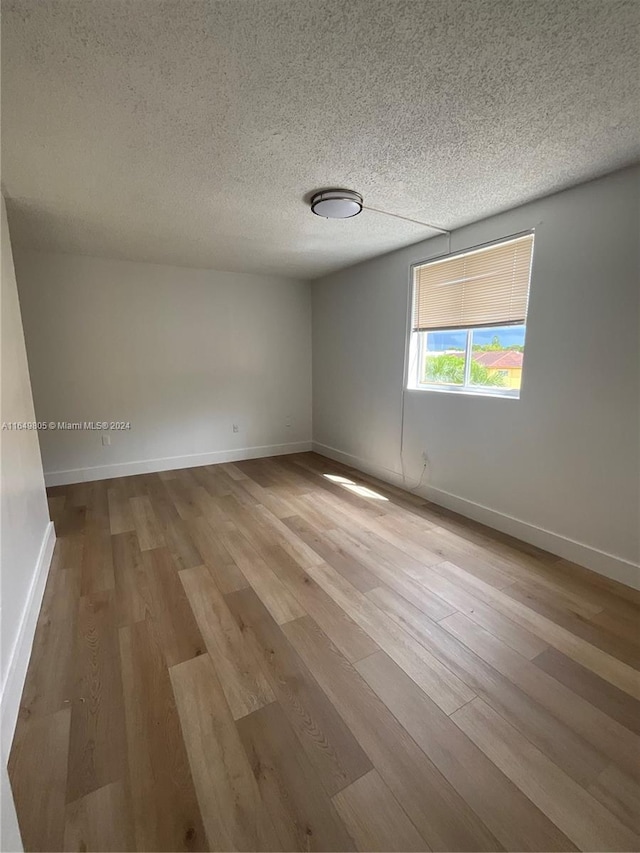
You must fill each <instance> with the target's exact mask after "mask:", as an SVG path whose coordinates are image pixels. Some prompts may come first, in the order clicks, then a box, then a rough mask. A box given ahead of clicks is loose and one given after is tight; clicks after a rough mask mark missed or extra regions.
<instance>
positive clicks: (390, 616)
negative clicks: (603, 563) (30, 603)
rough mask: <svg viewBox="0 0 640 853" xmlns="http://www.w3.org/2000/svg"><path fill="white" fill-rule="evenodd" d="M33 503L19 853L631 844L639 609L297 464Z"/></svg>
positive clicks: (437, 515) (157, 478) (217, 471)
mask: <svg viewBox="0 0 640 853" xmlns="http://www.w3.org/2000/svg"><path fill="white" fill-rule="evenodd" d="M49 498H50V509H51V513H52V518H53V520H54V522H55V526H56V531H57V535H58V540H57V543H56V549H55V553H54V558H53V564H52V568H51V572H50V576H49V579H48V583H47V588H46V592H45V598H44V602H43V606H42V610H41V613H40V618H39V622H38V629H37V634H36V639H35V643H34V648H33V653H32V656H31V662H30V665H29V671H28V674H27V681H26V684H25V688H24V693H23V697H22V705H21V711H20V716H19V721H18V726H17V730H16V736H15V739H14V744H13V749H12V752H11V756H10V761H9V772H10V778H11V782H12V786H13V791H14V795H15V801H16V808H17V812H18V819H19V823H20V828H21V831H22V837H23V840H24V845H25V849H26V850H42V851H55V850H78V851H92V850H96V851H118V850H119V851H123V850H158V851H159V850H166V851H181V850H246V851H251V850H253V851H259V850H301V851H311V850H327V851H328V850H336V851H337V850H340V851H346V850H360V851H367V850H370V851H385V850H386V851H391V850H397V851H402V850H404V851H408V850H412V851H416V850H425V851H426V850H469V851H471V850H547V851H550V850H576V849H578V850H638V849H640V838H639V836H638V833H639V832H640V676H639V674H638V671H637V664H638V661H639V660H640V630H639V626H640V621H639V616H640V594H638V593H636V592H634V591H632V590H630V589H627V588H625V587H623V586H621V585H619V584H616V583H615V582H613V581H610V580H607V579H605V578H603V577H601V576H599V575H595V574H593V573H591V572H588V571H587V570H585V569H582V568H580V567H579V566H575V565H572V564H569V563H567V562H566V561H563V560H560V559H558V558H557V557H554V556H552V555H550V554H547V553H545V552H542V551H540V550H538V549H536V548H534V547H532V546H530V545H525V544H524V543H520V542H517V541H516V540H513V539H510V538H509V537H507V536H504V535H502V534H498V533H496V532H494V531H491V530H489V529H488V528H484V527H482V526H480V525H478V524H475V523H473V522H471V521H468V520H465V519H463V518H461V517H459V516H456V515H454V514H452V513H449V512H447V511H445V510H443V509H441V508H439V507H436V506H434V505H432V504H429V503H427V502H426V501H424V500H422V499H420V498H417V497H416V496H414V495H412V494H410V493H407V492H403V491H401V490H399V489H396V488H393V487H391V486H388V485H385V484H383V483H380V482H378V481H376V480H375V479H374V478H372V477H369V476H367V475H364V474H361V473H359V472H356V471H354V470H352V469H349V468H347V467H345V466H343V465H340V464H337V463H335V462H333V461H331V460H328V459H325V458H323V457H321V456H318V455H315V454H311V453H309V454H296V455H293V456H286V457H276V458H272V459H260V460H251V461H247V462H239V463H235V464H225V465H210V466H204V467H201V468H192V469H186V470H179V471H167V472H163V473H160V474H145V475H139V476H135V477H123V478H119V479H115V480H106V481H101V482H96V483H82V484H77V485H71V486H59V487H55V488H51V489H49Z"/></svg>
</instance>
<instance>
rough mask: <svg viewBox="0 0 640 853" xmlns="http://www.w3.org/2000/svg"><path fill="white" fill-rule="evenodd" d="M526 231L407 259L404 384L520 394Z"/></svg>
mask: <svg viewBox="0 0 640 853" xmlns="http://www.w3.org/2000/svg"><path fill="white" fill-rule="evenodd" d="M532 255H533V234H527V235H525V236H522V237H516V238H513V239H510V240H504V241H502V242H500V243H494V244H492V245H490V246H486V247H483V248H482V249H475V250H473V251H470V252H463V253H460V254H457V255H450V256H448V257H446V258H443V259H440V260H435V261H431V262H427V263H424V264H420V265H418V266H416V267H414V271H413V311H412V324H411V340H410V349H409V376H408V387H409V388H414V389H423V390H430V391H451V392H454V393H456V392H466V393H475V394H486V395H491V396H500V397H519V396H520V385H521V382H522V367H523V361H524V341H525V332H526V320H527V304H528V300H529V282H530V277H531V259H532Z"/></svg>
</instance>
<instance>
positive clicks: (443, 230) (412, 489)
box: [367, 208, 451, 492]
mask: <svg viewBox="0 0 640 853" xmlns="http://www.w3.org/2000/svg"><path fill="white" fill-rule="evenodd" d="M367 209H369V208H367ZM377 212H379V213H384V211H377ZM388 215H389V216H395V215H396V214H393V213H391V214H388ZM406 218H407V217H405V216H399V217H398V219H406ZM408 221H409V222H416V223H417V224H419V225H425V226H426V227H427V228H432V229H433V230H434V231H440V232H441V233H442V234H445V235H446V237H447V250H446V252H443V253H442V255H434V257H433V258H432V259H431V260H435V259H436V258H438V257H445V256H446V255H450V254H451V231H447V229H446V228H438V227H437V226H436V225H429V224H428V223H427V222H418V220H417V219H409V220H408ZM412 287H413V282H412V281H410V283H409V288H410V290H409V298H408V300H407V327H409V326H410V323H411V307H412V299H411V293H412ZM408 349H409V347H408V345H407V346H405V350H404V364H403V367H402V400H401V406H400V471H401V474H402V485H403V486H404V487H405V488H406V489H407V490H408V491H410V492H415V491H417V490H418V489H419V488H420V487H421V486H422V483H423V481H424V475H425V474H426V471H427V466H428V464H429V460H428V458H427V457H426V454H424V459H423V465H422V471H421V472H420V478H419V479H418V482H417V483H416V484H415V485H413V486H410V485H409V484H408V483H407V475H406V471H405V467H404V411H405V395H406V391H407V389H406V386H405V382H406V380H407V353H408Z"/></svg>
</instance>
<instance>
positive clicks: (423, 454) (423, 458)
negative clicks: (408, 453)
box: [422, 450, 429, 465]
mask: <svg viewBox="0 0 640 853" xmlns="http://www.w3.org/2000/svg"><path fill="white" fill-rule="evenodd" d="M422 461H423V462H424V464H425V465H426V464H427V462H428V461H429V457H428V456H427V451H426V450H423V451H422Z"/></svg>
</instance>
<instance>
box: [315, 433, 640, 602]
mask: <svg viewBox="0 0 640 853" xmlns="http://www.w3.org/2000/svg"><path fill="white" fill-rule="evenodd" d="M313 449H314V451H315V452H316V453H319V454H321V455H322V456H327V457H328V458H329V459H335V460H336V462H342V463H343V464H345V465H349V466H350V467H352V468H356V469H358V470H360V471H364V472H365V473H367V474H371V475H372V476H374V477H378V479H380V480H384V481H385V482H386V483H391V484H392V485H394V486H399V487H400V488H405V489H406V484H405V483H404V482H403V479H402V475H401V474H399V473H398V472H397V471H393V470H391V469H390V468H385V467H383V466H382V465H376V464H375V463H373V462H370V461H369V460H367V459H362V458H360V457H359V456H353V455H352V454H351V453H344V452H343V451H342V450H337V449H336V448H335V447H328V446H327V445H325V444H319V443H318V442H313ZM414 493H415V494H418V495H420V496H421V497H424V498H425V499H426V500H429V501H432V502H433V503H435V504H438V505H439V506H443V507H446V508H447V509H450V510H453V512H457V513H459V514H460V515H464V516H466V517H467V518H472V519H473V520H474V521H479V522H480V523H481V524H486V525H487V526H488V527H493V528H494V529H495V530H499V531H501V532H502V533H507V534H509V535H510V536H514V537H516V538H517V539H522V540H523V541H524V542H529V543H530V544H531V545H536V546H537V547H538V548H543V549H544V550H545V551H550V552H551V553H552V554H557V555H558V556H559V557H562V558H563V559H565V560H570V561H571V562H572V563H578V564H579V565H581V566H585V567H586V568H587V569H591V570H592V571H594V572H598V574H601V575H604V576H605V577H607V578H611V580H615V581H619V582H620V583H623V584H625V585H626V586H630V587H633V588H634V589H640V565H638V564H637V563H633V562H631V561H630V560H626V559H624V558H623V557H617V556H616V555H615V554H609V553H607V552H606V551H601V550H599V549H598V548H594V547H593V546H591V545H585V544H584V543H583V542H576V541H575V540H574V539H569V538H568V537H567V536H562V535H561V534H559V533H554V532H552V531H551V530H545V529H544V528H542V527H537V526H536V525H535V524H530V523H529V522H527V521H522V519H519V518H514V517H513V516H511V515H507V514H506V513H503V512H498V511H497V510H495V509H491V508H490V507H487V506H484V505H483V504H479V503H476V502H475V501H470V500H468V499H467V498H462V497H460V496H459V495H453V494H451V493H450V492H445V491H443V490H442V489H436V488H434V487H433V486H422V487H421V488H420V489H416V490H415V492H414Z"/></svg>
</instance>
